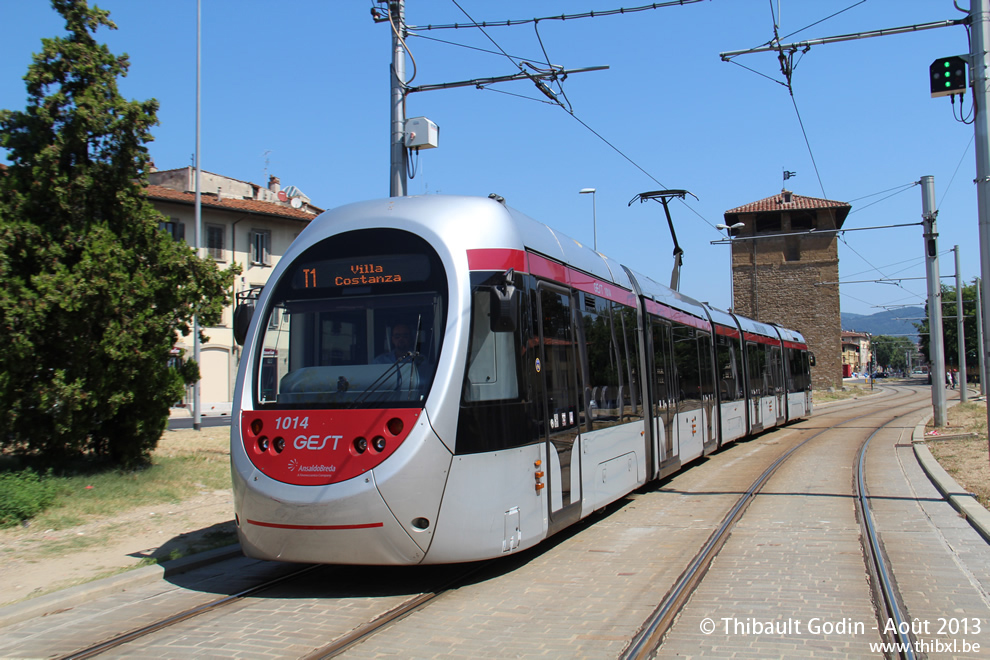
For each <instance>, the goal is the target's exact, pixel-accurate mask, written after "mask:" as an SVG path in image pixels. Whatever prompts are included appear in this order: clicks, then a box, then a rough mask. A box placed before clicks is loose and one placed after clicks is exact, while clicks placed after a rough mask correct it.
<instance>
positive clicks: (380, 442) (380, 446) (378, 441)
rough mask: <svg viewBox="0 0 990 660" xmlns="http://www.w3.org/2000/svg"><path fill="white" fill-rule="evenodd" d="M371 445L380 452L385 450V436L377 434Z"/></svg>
mask: <svg viewBox="0 0 990 660" xmlns="http://www.w3.org/2000/svg"><path fill="white" fill-rule="evenodd" d="M371 446H372V447H374V448H375V451H377V452H378V453H381V452H383V451H385V438H383V437H382V436H380V435H376V436H375V437H374V438H373V439H372V440H371Z"/></svg>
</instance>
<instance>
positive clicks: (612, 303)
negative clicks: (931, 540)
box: [231, 195, 814, 565]
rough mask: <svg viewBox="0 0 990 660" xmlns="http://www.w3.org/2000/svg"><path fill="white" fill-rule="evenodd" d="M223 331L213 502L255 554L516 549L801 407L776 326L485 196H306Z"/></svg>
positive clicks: (807, 360)
mask: <svg viewBox="0 0 990 660" xmlns="http://www.w3.org/2000/svg"><path fill="white" fill-rule="evenodd" d="M248 313H250V311H249V312H248ZM235 325H236V324H235ZM237 334H238V335H240V336H239V339H240V340H241V341H242V343H243V346H244V353H243V358H242V360H241V363H240V368H239V372H238V377H237V386H236V390H235V395H234V410H233V416H232V419H233V424H232V425H231V465H232V476H233V486H234V507H235V515H236V525H237V530H238V536H239V538H240V542H241V547H242V549H243V551H244V553H245V554H247V555H248V556H251V557H257V558H263V559H273V560H280V561H291V562H310V563H336V564H370V565H402V564H437V563H452V562H465V561H473V560H479V559H485V558H491V557H498V556H502V555H505V554H510V553H513V552H518V551H520V550H522V549H525V548H528V547H531V546H533V545H535V544H537V543H539V542H540V541H542V540H543V539H546V538H547V537H549V536H551V535H552V534H554V533H555V532H557V531H559V530H561V529H563V528H565V527H567V526H568V525H571V524H573V523H574V522H576V521H578V520H580V519H582V518H584V517H585V516H588V515H589V514H590V513H592V512H593V511H595V510H597V509H601V508H602V507H604V506H606V505H608V504H609V503H611V502H613V501H615V500H617V499H619V498H621V497H623V496H624V495H625V494H627V493H629V492H630V491H632V490H634V489H636V488H638V487H640V486H642V485H644V484H645V483H647V482H649V481H651V480H654V479H658V478H661V477H663V476H665V475H668V474H671V473H673V472H675V471H676V470H678V469H680V468H681V467H682V466H684V465H685V464H687V463H689V462H691V461H693V460H695V459H697V458H699V457H702V456H704V455H706V454H709V453H711V452H713V451H715V450H717V449H718V448H719V447H721V446H724V445H725V444H727V443H730V442H733V441H735V440H739V439H741V438H744V437H746V436H749V435H751V434H753V433H758V432H760V431H763V430H766V429H769V428H771V427H774V426H777V425H781V424H785V423H787V422H789V421H791V420H794V419H798V418H802V417H806V416H807V415H809V414H810V413H811V410H812V406H811V380H810V367H811V366H812V365H813V363H814V356H813V355H812V354H811V353H809V351H808V347H807V344H806V342H805V340H804V338H803V336H802V335H801V334H800V333H799V332H797V331H795V330H790V329H785V328H782V327H778V326H776V325H770V324H766V323H759V322H756V321H753V320H751V319H746V318H743V317H740V316H738V315H734V314H730V313H728V312H725V311H722V310H718V309H714V308H712V307H710V306H708V305H706V304H703V303H700V302H697V301H695V300H693V299H691V298H689V297H688V296H685V295H683V294H681V293H678V292H676V291H673V290H671V289H669V288H667V287H665V286H663V285H662V284H659V283H658V282H655V281H654V280H652V279H650V278H649V277H647V276H645V275H643V274H641V273H638V272H636V271H634V270H631V269H629V268H627V267H626V266H624V265H622V264H620V263H618V262H616V261H615V260H613V259H610V258H609V257H607V256H605V255H602V254H600V253H597V252H595V251H593V250H591V249H589V248H587V247H585V246H583V245H581V244H580V243H578V242H577V241H575V240H574V239H571V238H569V237H567V236H565V235H563V234H561V233H559V232H557V231H555V230H554V229H551V228H550V227H549V226H547V225H545V224H543V223H540V222H537V221H536V220H533V219H531V218H529V217H527V216H525V215H524V214H522V213H520V212H518V211H516V210H514V209H512V208H509V207H507V206H506V205H505V204H504V202H502V201H501V199H500V198H495V199H492V198H489V199H486V198H473V197H453V196H434V195H430V196H422V197H399V198H389V199H383V200H378V201H369V202H362V203H356V204H351V205H348V206H344V207H341V208H338V209H335V210H331V211H327V212H325V213H323V214H322V215H320V216H319V217H318V218H316V219H315V220H314V221H313V222H312V223H311V224H310V225H309V226H308V227H307V228H306V229H305V230H304V231H303V232H302V233H301V234H300V235H299V237H298V238H297V239H296V240H295V241H294V242H293V243H292V245H291V247H290V248H289V250H288V251H287V252H286V254H285V256H284V257H283V258H282V259H281V260H280V262H279V263H278V265H277V267H276V268H275V270H274V272H273V273H272V275H271V277H270V279H269V284H268V285H267V286H266V287H265V289H264V290H263V291H262V292H261V294H260V296H259V297H258V299H257V302H256V309H255V311H254V313H253V314H252V315H251V321H250V325H249V326H247V324H245V328H242V329H241V330H240V331H238V332H237Z"/></svg>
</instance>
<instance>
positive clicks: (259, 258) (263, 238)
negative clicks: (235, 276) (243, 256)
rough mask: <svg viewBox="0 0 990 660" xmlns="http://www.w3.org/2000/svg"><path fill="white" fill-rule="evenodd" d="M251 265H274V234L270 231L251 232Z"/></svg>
mask: <svg viewBox="0 0 990 660" xmlns="http://www.w3.org/2000/svg"><path fill="white" fill-rule="evenodd" d="M251 265H252V266H271V265H272V233H271V232H270V231H262V230H260V229H252V230H251Z"/></svg>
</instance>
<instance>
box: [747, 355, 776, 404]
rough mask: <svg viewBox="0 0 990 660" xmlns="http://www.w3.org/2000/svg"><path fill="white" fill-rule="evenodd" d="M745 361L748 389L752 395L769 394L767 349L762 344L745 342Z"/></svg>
mask: <svg viewBox="0 0 990 660" xmlns="http://www.w3.org/2000/svg"><path fill="white" fill-rule="evenodd" d="M746 362H747V366H748V367H749V391H750V394H751V395H752V396H767V395H769V394H770V382H769V378H767V349H766V346H764V345H763V344H757V343H756V342H747V344H746Z"/></svg>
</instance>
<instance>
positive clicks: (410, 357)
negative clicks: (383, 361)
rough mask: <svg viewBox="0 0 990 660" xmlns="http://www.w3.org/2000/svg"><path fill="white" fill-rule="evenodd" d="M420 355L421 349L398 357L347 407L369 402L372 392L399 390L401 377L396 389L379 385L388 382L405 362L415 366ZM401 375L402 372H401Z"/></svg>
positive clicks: (410, 378)
mask: <svg viewBox="0 0 990 660" xmlns="http://www.w3.org/2000/svg"><path fill="white" fill-rule="evenodd" d="M419 356H420V354H419V351H410V352H409V353H406V354H405V355H403V356H402V357H400V358H399V359H397V360H396V361H395V362H394V363H392V366H390V367H389V368H388V369H386V370H385V372H384V373H383V374H382V375H381V376H379V377H378V378H376V379H375V380H374V382H373V383H371V384H370V385H368V387H366V388H365V390H364V392H362V393H361V394H360V395H359V396H358V397H357V398H356V399H354V401H352V402H351V403H350V404H349V405H348V406H347V407H348V408H356V407H358V406H359V405H361V404H363V403H367V402H368V397H370V396H371V395H372V394H390V393H392V392H397V391H399V389H400V388H401V387H402V382H401V379H400V381H399V382H397V383H396V386H395V389H392V390H389V389H378V386H379V385H381V384H383V383H385V382H387V381H388V379H389V378H391V377H392V376H393V375H395V374H396V373H398V372H399V370H400V369H401V368H402V366H403V365H404V364H406V363H411V364H412V365H413V366H414V367H415V365H416V359H417V358H418V357H419ZM400 376H401V374H400ZM409 391H410V392H411V391H412V370H411V369H410V374H409Z"/></svg>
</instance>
